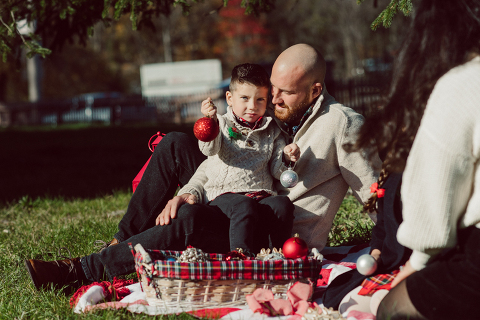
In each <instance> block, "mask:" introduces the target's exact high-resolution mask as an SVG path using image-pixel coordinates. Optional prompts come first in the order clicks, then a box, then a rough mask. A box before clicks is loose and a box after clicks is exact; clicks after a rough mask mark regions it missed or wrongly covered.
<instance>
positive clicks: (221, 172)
mask: <svg viewBox="0 0 480 320" xmlns="http://www.w3.org/2000/svg"><path fill="white" fill-rule="evenodd" d="M218 122H219V126H220V133H219V134H218V136H217V137H216V138H215V139H214V140H213V141H211V142H202V141H199V147H200V150H201V151H202V153H203V154H205V155H206V156H208V158H207V160H205V161H204V162H203V163H202V164H201V167H200V168H199V170H197V172H196V173H195V174H194V175H193V177H192V178H191V179H190V181H189V182H188V184H186V185H185V186H184V187H183V188H182V189H181V190H180V191H179V192H178V194H184V193H191V194H194V195H195V196H196V197H197V202H198V203H206V202H208V201H210V200H213V199H214V198H215V197H217V196H218V195H220V194H222V193H225V192H250V191H261V190H265V191H267V192H269V193H271V194H273V195H276V194H277V193H276V191H275V190H274V188H273V177H275V178H276V179H279V178H280V175H281V173H282V172H283V171H284V170H286V169H287V168H286V166H285V165H284V164H283V162H282V159H283V149H284V147H285V139H284V137H283V135H282V134H281V130H280V128H279V127H278V126H277V124H276V123H275V121H273V119H272V117H271V116H264V117H263V119H262V120H261V123H260V125H259V126H258V128H256V129H254V130H252V129H250V128H247V127H243V126H241V125H239V124H238V123H237V122H236V121H235V119H234V115H233V112H232V108H231V107H228V109H227V113H226V114H224V115H222V116H219V117H218ZM231 127H234V128H236V129H237V130H238V132H240V133H243V134H242V136H241V138H240V139H238V140H235V139H232V138H231V137H230V136H229V131H228V129H229V128H231ZM202 171H204V172H202ZM272 176H273V177H272Z"/></svg>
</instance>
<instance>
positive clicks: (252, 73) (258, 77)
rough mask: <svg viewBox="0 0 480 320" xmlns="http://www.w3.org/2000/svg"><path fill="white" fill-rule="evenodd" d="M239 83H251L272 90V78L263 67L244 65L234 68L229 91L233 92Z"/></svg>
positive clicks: (250, 64) (251, 64)
mask: <svg viewBox="0 0 480 320" xmlns="http://www.w3.org/2000/svg"><path fill="white" fill-rule="evenodd" d="M238 83H240V84H243V83H250V84H253V85H254V86H256V87H265V88H270V77H269V76H268V73H267V71H265V69H264V68H263V67H262V66H261V65H259V64H253V63H243V64H239V65H238V66H235V67H234V68H233V70H232V78H231V80H230V86H229V90H230V91H232V92H233V91H234V90H235V88H236V86H237V84H238Z"/></svg>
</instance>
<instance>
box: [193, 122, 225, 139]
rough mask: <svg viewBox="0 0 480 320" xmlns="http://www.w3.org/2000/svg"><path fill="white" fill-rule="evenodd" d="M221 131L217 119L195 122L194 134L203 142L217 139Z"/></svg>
mask: <svg viewBox="0 0 480 320" xmlns="http://www.w3.org/2000/svg"><path fill="white" fill-rule="evenodd" d="M219 131H220V129H219V127H218V123H217V121H216V120H215V119H213V118H209V117H203V118H200V119H198V120H197V122H195V125H194V126H193V133H194V134H195V137H197V139H198V140H200V141H203V142H210V141H212V140H213V139H215V138H216V137H217V135H218V132H219Z"/></svg>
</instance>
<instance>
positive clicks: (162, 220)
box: [155, 193, 197, 226]
mask: <svg viewBox="0 0 480 320" xmlns="http://www.w3.org/2000/svg"><path fill="white" fill-rule="evenodd" d="M196 202H197V197H196V196H194V195H193V194H191V193H184V194H182V195H180V196H176V197H173V199H171V200H168V202H167V205H166V206H165V208H164V209H163V210H162V212H161V213H160V214H159V215H158V217H157V219H156V220H155V225H156V226H158V225H161V226H163V225H166V224H170V220H171V219H175V218H176V217H177V211H178V209H179V208H180V207H181V206H183V205H184V204H185V203H189V204H194V203H196Z"/></svg>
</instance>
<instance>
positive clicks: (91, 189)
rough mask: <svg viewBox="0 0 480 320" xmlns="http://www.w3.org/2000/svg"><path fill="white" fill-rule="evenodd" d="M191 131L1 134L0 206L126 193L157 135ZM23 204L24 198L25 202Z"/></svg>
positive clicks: (166, 127)
mask: <svg viewBox="0 0 480 320" xmlns="http://www.w3.org/2000/svg"><path fill="white" fill-rule="evenodd" d="M192 127H193V125H182V126H178V125H173V124H155V125H142V126H103V125H94V126H78V125H76V126H66V127H60V128H50V129H47V128H45V127H39V128H22V129H4V130H0V205H5V204H7V203H12V202H16V201H18V200H19V199H21V198H22V197H25V196H28V197H29V198H30V199H35V198H37V197H50V198H56V197H62V198H66V199H68V198H93V197H97V196H101V195H105V194H111V193H112V192H114V191H117V190H129V189H130V190H131V187H132V180H133V178H134V177H135V176H136V174H137V173H138V171H140V169H141V168H142V166H143V165H144V163H145V162H146V161H147V159H148V158H149V157H150V155H151V152H150V150H148V147H147V143H148V140H149V139H150V137H151V136H152V135H154V134H155V133H156V132H157V131H161V132H165V133H167V132H171V131H181V132H185V133H188V134H191V135H192V136H193V132H192ZM24 199H25V198H24Z"/></svg>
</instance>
